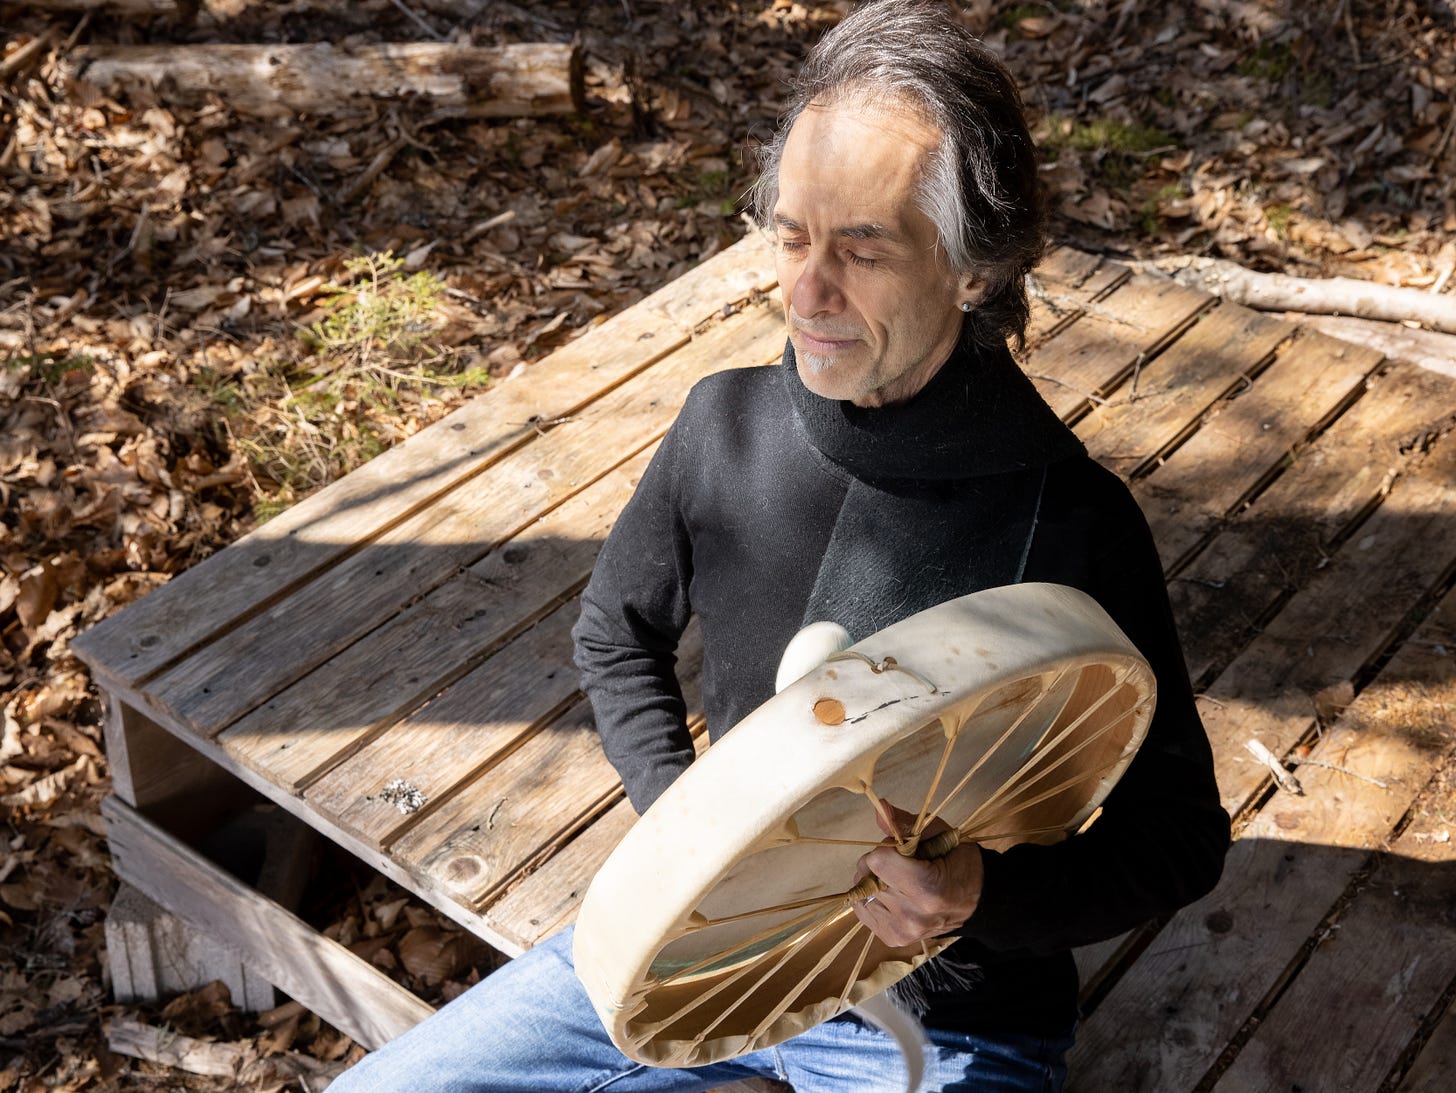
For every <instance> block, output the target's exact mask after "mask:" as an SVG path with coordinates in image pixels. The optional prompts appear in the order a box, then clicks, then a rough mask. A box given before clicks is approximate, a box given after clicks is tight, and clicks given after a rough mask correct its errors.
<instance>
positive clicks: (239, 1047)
mask: <svg viewBox="0 0 1456 1093" xmlns="http://www.w3.org/2000/svg"><path fill="white" fill-rule="evenodd" d="M106 1046H107V1047H109V1048H110V1049H111V1050H112V1051H113V1052H115V1053H116V1054H117V1055H126V1056H128V1057H130V1058H133V1059H145V1060H146V1061H147V1062H149V1063H158V1064H160V1065H162V1066H167V1067H171V1068H172V1069H174V1070H184V1071H186V1072H187V1073H188V1074H205V1075H208V1076H209V1077H216V1078H231V1079H233V1086H234V1088H238V1089H251V1088H255V1087H257V1086H260V1085H265V1084H270V1083H277V1082H284V1081H294V1082H297V1083H299V1084H300V1085H301V1086H302V1087H303V1088H304V1089H306V1090H308V1091H309V1093H323V1090H324V1089H325V1088H326V1087H327V1086H328V1084H329V1082H331V1081H333V1080H334V1079H335V1078H337V1077H338V1076H339V1075H340V1074H341V1073H343V1071H344V1070H345V1069H346V1064H344V1063H326V1062H323V1061H321V1060H319V1059H314V1058H312V1057H311V1056H308V1055H301V1054H299V1053H298V1052H296V1051H286V1052H282V1053H281V1054H277V1055H266V1056H265V1055H263V1054H261V1052H260V1051H259V1049H258V1047H257V1045H256V1044H252V1043H249V1042H246V1041H245V1042H243V1043H217V1042H215V1041H211V1040H198V1039H196V1038H195V1037H192V1036H183V1035H181V1034H180V1033H176V1032H173V1031H172V1030H170V1029H165V1028H157V1027H156V1026H155V1025H146V1024H142V1023H141V1022H140V1021H131V1020H128V1019H126V1018H121V1017H119V1018H117V1019H115V1020H114V1021H112V1022H111V1023H110V1024H108V1025H107V1027H106Z"/></svg>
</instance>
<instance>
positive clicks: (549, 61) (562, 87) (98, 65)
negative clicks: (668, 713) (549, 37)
mask: <svg viewBox="0 0 1456 1093" xmlns="http://www.w3.org/2000/svg"><path fill="white" fill-rule="evenodd" d="M63 72H64V74H65V75H66V76H67V77H68V79H70V80H78V79H83V80H85V81H86V82H88V83H91V84H94V85H96V86H98V87H100V88H101V89H102V90H103V91H105V92H107V93H108V94H110V93H115V92H117V91H120V90H123V89H125V87H126V86H127V85H128V84H150V85H153V86H156V87H158V88H159V89H160V88H164V87H165V88H170V89H171V90H172V91H173V92H174V93H175V94H176V95H177V96H178V97H181V98H183V99H201V98H202V97H204V96H206V95H216V96H218V97H219V98H220V99H222V101H224V102H226V103H227V104H228V106H230V107H232V108H234V109H236V110H238V111H240V112H242V113H247V114H256V115H262V116H275V117H276V116H279V115H287V114H294V113H298V114H315V115H320V114H329V115H334V116H337V115H338V114H339V113H340V111H341V110H347V109H348V108H349V106H350V105H355V106H357V107H358V108H359V109H360V111H361V112H363V111H364V110H365V109H367V108H368V105H369V103H370V102H371V101H374V100H379V99H402V98H406V97H413V98H421V99H425V100H427V101H429V103H430V104H431V105H432V106H433V107H435V108H436V110H437V111H439V110H444V111H451V112H454V111H459V112H461V113H463V114H465V115H468V116H470V117H531V116H536V115H540V114H559V113H568V112H571V111H577V110H581V109H582V107H583V103H584V99H583V90H582V88H583V83H582V59H581V53H580V50H578V49H577V48H576V47H575V46H573V45H569V44H568V45H562V44H557V43H522V44H517V45H507V46H497V47H480V46H470V45H458V44H455V43H452V42H410V43H402V44H385V45H372V46H358V47H355V48H352V49H345V48H340V47H338V46H334V45H332V44H330V43H327V42H319V43H312V44H306V45H187V46H86V47H82V48H80V49H76V50H73V51H72V52H71V54H70V55H69V56H68V57H67V58H66V59H65V61H64V63H63Z"/></svg>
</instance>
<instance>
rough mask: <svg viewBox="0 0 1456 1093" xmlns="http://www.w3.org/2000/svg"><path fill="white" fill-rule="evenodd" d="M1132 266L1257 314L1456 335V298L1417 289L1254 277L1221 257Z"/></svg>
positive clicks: (1348, 279) (1352, 281)
mask: <svg viewBox="0 0 1456 1093" xmlns="http://www.w3.org/2000/svg"><path fill="white" fill-rule="evenodd" d="M1136 265H1137V266H1140V267H1142V268H1144V269H1150V270H1153V271H1158V272H1162V273H1164V274H1167V275H1170V276H1172V278H1173V279H1174V280H1176V281H1178V282H1179V283H1180V284H1184V285H1187V286H1189V287H1190V288H1196V289H1200V290H1202V291H1204V292H1211V293H1213V294H1214V295H1215V296H1222V297H1223V298H1224V299H1225V300H1228V301H1230V302H1231V303H1236V304H1242V305H1243V306H1245V307H1252V308H1255V309H1256V310H1259V311H1303V312H1306V313H1309V314H1314V315H1354V316H1356V317H1358V318H1361V319H1380V320H1383V321H1385V322H1405V321H1410V320H1413V321H1415V322H1418V323H1420V324H1421V325H1422V326H1424V327H1426V328H1428V329H1430V330H1440V331H1445V332H1446V333H1448V334H1452V333H1456V297H1452V296H1443V295H1440V294H1437V293H1431V292H1423V291H1421V290H1420V289H1414V288H1397V287H1395V286H1394V285H1378V284H1375V283H1374V282H1372V281H1357V280H1355V279H1354V278H1351V277H1330V278H1326V279H1314V278H1307V277H1290V276H1288V275H1286V274H1283V273H1257V272H1255V271H1254V270H1251V269H1245V268H1244V267H1243V266H1241V265H1239V264H1238V263H1236V262H1229V261H1227V260H1225V259H1222V258H1174V259H1162V260H1159V261H1157V262H1147V263H1137V264H1136Z"/></svg>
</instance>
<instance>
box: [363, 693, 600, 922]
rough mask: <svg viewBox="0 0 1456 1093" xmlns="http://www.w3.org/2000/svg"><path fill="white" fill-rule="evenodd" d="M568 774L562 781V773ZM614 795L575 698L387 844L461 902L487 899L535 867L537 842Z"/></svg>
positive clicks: (588, 717) (567, 828)
mask: <svg viewBox="0 0 1456 1093" xmlns="http://www.w3.org/2000/svg"><path fill="white" fill-rule="evenodd" d="M563 771H570V772H571V777H570V778H563V777H561V774H562V772H563ZM620 793H621V782H620V780H619V779H618V778H617V772H616V771H615V770H614V769H613V768H612V765H611V764H610V763H608V762H607V758H606V756H605V755H603V754H602V746H601V741H600V739H599V738H598V737H597V732H596V725H595V723H594V722H593V720H592V714H591V707H590V706H589V705H588V704H587V703H586V702H582V703H580V704H579V705H577V706H576V707H574V708H573V709H572V710H571V711H570V712H568V713H567V714H566V715H565V716H564V717H561V718H558V719H557V720H556V721H555V722H553V723H552V724H551V725H548V726H547V727H546V728H545V729H543V730H542V731H541V732H539V733H537V734H536V735H535V736H533V737H532V738H531V739H530V740H529V741H528V742H527V743H526V744H525V745H524V746H522V747H521V748H519V749H517V750H516V751H514V752H512V753H511V754H510V755H509V756H508V757H507V758H506V759H505V761H504V762H502V763H501V764H500V766H498V767H496V768H495V769H494V770H493V771H492V772H491V777H489V778H486V779H484V780H483V781H481V782H479V783H476V784H475V785H473V786H469V787H466V789H465V790H464V791H462V792H461V793H458V794H456V795H455V796H454V797H452V798H451V799H450V800H449V801H447V802H445V804H444V805H443V806H442V807H441V808H440V809H439V811H437V812H436V813H435V814H434V815H433V816H431V817H429V818H428V819H427V820H425V822H424V823H422V824H419V825H418V826H416V827H414V828H413V829H411V830H410V831H408V832H406V833H405V835H404V836H403V837H402V838H401V839H400V840H399V841H398V842H396V843H395V844H394V846H393V848H392V849H391V853H392V855H393V857H394V858H395V860H397V861H399V862H401V863H402V864H404V865H405V867H406V868H408V869H410V870H412V871H414V872H417V873H420V874H423V875H428V877H429V878H430V880H431V882H432V883H433V884H434V885H435V886H437V887H438V888H440V889H441V890H442V891H446V892H449V893H450V894H451V895H453V896H454V897H455V898H456V899H458V900H459V901H460V902H462V903H464V904H465V905H467V906H471V907H477V906H478V905H479V904H481V903H483V902H484V901H486V900H488V899H489V898H490V897H491V896H492V895H493V894H495V892H496V890H497V889H498V888H500V887H501V886H502V885H503V884H505V883H507V881H508V880H509V879H510V877H511V876H513V875H514V874H516V873H518V872H520V871H521V870H523V869H526V868H529V867H531V866H532V865H533V864H535V860H536V859H537V858H538V856H539V855H540V853H541V851H542V849H543V848H544V847H547V846H549V845H550V844H551V843H552V842H553V841H555V840H557V839H559V837H560V836H561V835H562V834H563V833H569V832H571V831H575V830H577V829H579V828H580V827H581V826H582V825H583V824H584V823H586V822H588V821H589V820H590V819H592V818H593V817H595V816H597V815H598V814H600V813H601V812H602V811H604V810H605V808H606V807H607V805H609V804H610V803H611V802H612V800H613V799H614V798H616V797H617V796H619V795H620Z"/></svg>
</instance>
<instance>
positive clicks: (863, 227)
mask: <svg viewBox="0 0 1456 1093" xmlns="http://www.w3.org/2000/svg"><path fill="white" fill-rule="evenodd" d="M774 223H775V224H777V225H778V226H779V227H781V228H785V229H787V230H788V231H797V232H801V231H807V230H808V229H807V228H806V227H805V226H804V225H803V224H801V223H799V221H797V220H795V219H794V218H793V217H791V216H785V215H783V214H782V213H775V214H774ZM834 234H835V235H837V236H839V237H840V238H841V239H887V240H890V241H892V242H893V241H895V240H896V239H897V238H898V237H897V236H896V235H895V233H894V232H892V231H890V229H888V228H887V227H885V226H884V225H883V224H874V223H870V224H853V225H851V226H849V227H846V228H836V229H834Z"/></svg>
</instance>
